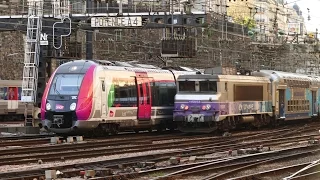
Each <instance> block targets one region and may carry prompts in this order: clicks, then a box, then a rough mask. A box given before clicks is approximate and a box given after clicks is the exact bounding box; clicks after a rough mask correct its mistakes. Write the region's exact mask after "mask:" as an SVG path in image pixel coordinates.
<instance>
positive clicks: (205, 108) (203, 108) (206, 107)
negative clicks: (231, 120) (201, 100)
mask: <svg viewBox="0 0 320 180" xmlns="http://www.w3.org/2000/svg"><path fill="white" fill-rule="evenodd" d="M210 108H211V105H210V104H207V105H203V106H202V110H203V111H205V110H209V109H210Z"/></svg>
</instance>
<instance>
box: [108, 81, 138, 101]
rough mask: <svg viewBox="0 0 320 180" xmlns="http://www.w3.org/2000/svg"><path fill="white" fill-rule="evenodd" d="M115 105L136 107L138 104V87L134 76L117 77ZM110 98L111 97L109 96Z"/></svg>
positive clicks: (115, 82) (114, 82)
mask: <svg viewBox="0 0 320 180" xmlns="http://www.w3.org/2000/svg"><path fill="white" fill-rule="evenodd" d="M113 84H114V98H111V99H114V101H113V104H112V106H113V107H120V106H121V107H135V106H137V87H136V83H135V81H134V78H130V79H115V80H114V81H113ZM109 98H110V97H109ZM141 99H143V97H142V98H141Z"/></svg>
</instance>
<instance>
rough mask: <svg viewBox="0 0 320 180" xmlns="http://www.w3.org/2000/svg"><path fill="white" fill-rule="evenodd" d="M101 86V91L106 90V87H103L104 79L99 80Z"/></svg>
mask: <svg viewBox="0 0 320 180" xmlns="http://www.w3.org/2000/svg"><path fill="white" fill-rule="evenodd" d="M101 88H102V91H103V92H105V91H106V87H105V84H104V80H101Z"/></svg>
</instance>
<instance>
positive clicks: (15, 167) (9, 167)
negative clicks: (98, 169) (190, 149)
mask: <svg viewBox="0 0 320 180" xmlns="http://www.w3.org/2000/svg"><path fill="white" fill-rule="evenodd" d="M178 150H180V149H166V150H154V151H144V152H138V153H126V154H118V155H111V156H100V157H97V158H84V159H76V160H66V161H64V162H50V163H43V164H28V165H5V166H0V172H11V171H22V170H31V169H36V168H49V167H53V166H58V165H68V164H76V163H84V162H94V161H103V160H110V159H118V158H125V157H135V156H141V155H152V154H157V153H164V152H171V151H178Z"/></svg>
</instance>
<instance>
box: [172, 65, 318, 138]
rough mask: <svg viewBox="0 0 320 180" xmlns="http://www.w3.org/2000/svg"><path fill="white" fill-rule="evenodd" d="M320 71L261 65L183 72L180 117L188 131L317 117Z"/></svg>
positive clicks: (176, 113) (178, 98)
mask: <svg viewBox="0 0 320 180" xmlns="http://www.w3.org/2000/svg"><path fill="white" fill-rule="evenodd" d="M319 87H320V77H316V76H308V75H301V74H295V73H286V72H279V71H272V70H260V71H257V72H252V73H251V75H249V76H246V75H219V74H202V75H182V76H179V77H178V79H177V89H178V90H177V94H176V96H175V105H174V114H173V117H174V122H176V123H177V125H178V128H179V129H180V130H181V131H183V132H204V133H209V132H213V131H215V130H217V129H220V130H230V129H234V128H236V127H238V126H239V125H253V126H255V127H261V126H266V125H277V124H279V123H281V122H284V121H290V120H305V119H317V118H318V117H319V103H320V98H319V97H320V92H319Z"/></svg>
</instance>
